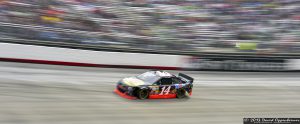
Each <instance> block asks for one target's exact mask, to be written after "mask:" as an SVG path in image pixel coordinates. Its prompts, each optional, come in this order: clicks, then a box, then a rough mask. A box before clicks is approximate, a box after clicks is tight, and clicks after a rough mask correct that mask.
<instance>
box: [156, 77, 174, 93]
mask: <svg viewBox="0 0 300 124" xmlns="http://www.w3.org/2000/svg"><path fill="white" fill-rule="evenodd" d="M159 83H160V85H159V92H158V94H157V95H169V94H174V93H175V92H174V90H175V86H174V85H173V82H172V78H161V79H160V80H159Z"/></svg>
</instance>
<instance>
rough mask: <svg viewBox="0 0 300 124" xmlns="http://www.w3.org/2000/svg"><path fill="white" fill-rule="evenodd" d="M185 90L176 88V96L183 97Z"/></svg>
mask: <svg viewBox="0 0 300 124" xmlns="http://www.w3.org/2000/svg"><path fill="white" fill-rule="evenodd" d="M185 92H186V91H185V89H183V88H180V89H178V90H177V92H176V97H177V98H178V99H181V98H184V97H185Z"/></svg>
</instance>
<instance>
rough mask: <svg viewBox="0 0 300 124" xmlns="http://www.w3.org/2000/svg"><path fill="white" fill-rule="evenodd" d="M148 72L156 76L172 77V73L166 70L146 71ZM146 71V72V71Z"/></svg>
mask: <svg viewBox="0 0 300 124" xmlns="http://www.w3.org/2000/svg"><path fill="white" fill-rule="evenodd" d="M148 72H149V73H152V74H154V75H156V76H158V77H173V75H172V74H170V73H168V72H166V71H148ZM146 73H147V72H146Z"/></svg>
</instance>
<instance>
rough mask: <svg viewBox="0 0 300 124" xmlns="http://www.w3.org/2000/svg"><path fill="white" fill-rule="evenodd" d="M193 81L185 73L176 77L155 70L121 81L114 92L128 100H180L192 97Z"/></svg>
mask: <svg viewBox="0 0 300 124" xmlns="http://www.w3.org/2000/svg"><path fill="white" fill-rule="evenodd" d="M193 81H194V79H193V78H192V77H190V76H188V75H185V74H183V73H179V74H178V76H175V75H172V74H170V73H168V72H166V71H159V70H153V71H147V72H145V73H143V74H140V75H138V76H134V77H128V78H124V79H122V80H120V81H119V82H118V83H117V86H116V89H115V90H114V91H115V92H116V93H117V94H119V95H120V96H123V97H125V98H128V99H161V98H179V99H180V98H184V97H186V96H191V95H192V88H193Z"/></svg>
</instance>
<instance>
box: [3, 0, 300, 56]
mask: <svg viewBox="0 0 300 124" xmlns="http://www.w3.org/2000/svg"><path fill="white" fill-rule="evenodd" d="M299 13H300V1H299V0H0V38H20V39H29V40H40V41H53V42H68V43H80V44H88V45H94V46H95V45H99V46H109V47H121V48H137V49H144V50H181V51H213V52H215V51H217V52H227V51H228V52H238V51H244V52H245V51H246V52H255V51H256V52H257V51H263V52H275V53H278V52H279V53H282V52H285V53H299V52H300V14H299Z"/></svg>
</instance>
